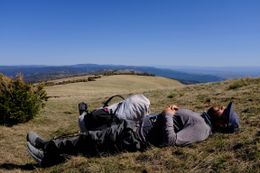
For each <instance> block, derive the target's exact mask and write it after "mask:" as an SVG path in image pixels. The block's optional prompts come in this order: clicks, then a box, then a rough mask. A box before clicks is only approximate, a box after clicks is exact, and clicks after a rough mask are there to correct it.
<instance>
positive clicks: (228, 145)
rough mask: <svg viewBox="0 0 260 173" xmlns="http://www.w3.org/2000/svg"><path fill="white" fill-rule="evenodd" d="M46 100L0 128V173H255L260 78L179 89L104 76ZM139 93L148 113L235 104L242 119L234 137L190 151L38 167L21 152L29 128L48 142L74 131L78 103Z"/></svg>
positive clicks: (216, 137)
mask: <svg viewBox="0 0 260 173" xmlns="http://www.w3.org/2000/svg"><path fill="white" fill-rule="evenodd" d="M46 89H47V92H48V94H49V96H51V98H50V99H49V101H48V103H47V106H46V108H45V109H44V110H43V111H42V112H41V114H40V115H39V116H38V117H37V118H35V119H34V120H32V121H30V122H28V123H26V124H21V125H17V126H13V127H11V128H10V127H0V172H1V171H3V172H9V171H10V172H29V171H31V172H205V173H206V172H259V171H260V168H259V165H260V160H259V142H260V130H259V129H260V116H259V114H260V113H259V112H260V105H259V103H260V78H257V79H241V80H232V81H225V82H220V83H208V84H200V85H189V86H183V85H181V84H180V83H178V82H176V81H173V80H169V79H165V78H157V77H144V76H109V77H103V78H101V79H98V80H97V81H93V82H86V83H73V84H66V85H61V86H60V85H58V86H51V87H47V88H46ZM129 93H144V94H145V95H146V96H147V97H148V98H149V99H150V100H151V108H152V112H160V111H161V109H162V108H163V107H164V106H165V105H166V104H169V103H175V104H177V105H179V107H185V108H190V109H193V110H195V111H200V112H201V111H204V110H206V109H207V108H208V107H209V106H210V105H212V104H227V103H228V102H229V101H230V100H232V101H234V103H235V111H236V112H238V114H239V115H240V119H241V126H242V127H241V131H240V132H239V133H236V134H219V133H218V134H213V135H212V136H211V137H210V138H209V139H207V140H206V141H204V142H201V143H198V144H193V145H191V146H189V147H167V148H151V149H150V150H148V151H146V152H143V153H140V152H137V153H122V154H119V155H114V156H108V157H102V158H85V157H82V156H77V157H72V158H71V159H69V160H68V161H66V162H65V163H62V164H59V165H56V166H53V167H50V168H46V169H42V168H38V167H37V166H36V165H35V162H34V161H33V160H32V159H31V158H30V157H29V156H28V155H27V153H26V151H25V135H26V133H27V131H29V130H34V131H36V132H38V133H39V134H41V135H42V136H43V137H46V138H50V137H53V136H56V135H61V134H64V133H67V132H74V131H77V130H78V128H77V103H78V102H79V101H86V102H88V103H89V104H90V105H91V108H94V107H97V106H99V105H100V103H101V102H102V101H104V100H105V98H107V97H108V96H111V95H113V94H122V95H124V96H127V95H128V94H129Z"/></svg>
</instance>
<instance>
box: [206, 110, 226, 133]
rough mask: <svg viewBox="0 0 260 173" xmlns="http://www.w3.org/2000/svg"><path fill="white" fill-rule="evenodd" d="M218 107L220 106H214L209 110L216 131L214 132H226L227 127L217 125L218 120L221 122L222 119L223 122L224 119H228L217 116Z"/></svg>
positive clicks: (213, 128) (213, 129)
mask: <svg viewBox="0 0 260 173" xmlns="http://www.w3.org/2000/svg"><path fill="white" fill-rule="evenodd" d="M217 107H218V106H212V107H210V108H209V109H208V111H207V114H208V115H209V117H210V120H211V123H212V131H214V132H222V133H223V132H224V133H225V132H226V128H225V127H220V126H219V125H217V124H218V122H220V121H222V122H223V120H224V121H226V120H225V119H223V118H225V117H223V116H216V108H217Z"/></svg>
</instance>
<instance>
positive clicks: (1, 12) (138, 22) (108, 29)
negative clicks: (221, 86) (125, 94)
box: [0, 0, 260, 66]
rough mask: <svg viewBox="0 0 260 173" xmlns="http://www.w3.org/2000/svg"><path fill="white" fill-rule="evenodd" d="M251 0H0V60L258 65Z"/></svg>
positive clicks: (258, 17)
mask: <svg viewBox="0 0 260 173" xmlns="http://www.w3.org/2000/svg"><path fill="white" fill-rule="evenodd" d="M259 9H260V1H259V0H0V65H32V64H36V65H70V64H83V63H96V64H124V65H167V66H260V10H259Z"/></svg>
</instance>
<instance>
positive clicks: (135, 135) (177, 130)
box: [27, 103, 239, 167]
mask: <svg viewBox="0 0 260 173" xmlns="http://www.w3.org/2000/svg"><path fill="white" fill-rule="evenodd" d="M81 113H84V111H81ZM238 129H239V118H238V116H237V114H236V113H235V112H234V111H233V108H232V103H229V104H228V106H227V107H226V108H224V107H223V106H215V107H211V108H210V109H209V110H208V111H207V112H203V113H196V112H193V111H191V110H188V109H182V108H179V107H178V106H176V105H170V106H167V107H166V108H165V109H163V111H162V112H161V113H160V114H158V115H146V116H144V117H143V118H142V121H141V125H140V126H138V125H137V123H135V122H134V121H128V120H125V119H118V121H117V122H116V123H112V124H111V126H109V127H106V128H104V129H99V130H89V131H85V132H81V133H79V134H77V135H74V136H67V137H60V138H56V139H51V140H45V139H43V138H41V137H40V136H39V135H37V134H36V133H35V132H29V133H28V134H27V150H28V152H29V154H30V155H31V156H32V157H33V158H34V159H35V160H36V161H37V162H38V163H39V165H40V166H42V167H45V166H51V165H54V164H57V163H60V162H62V161H64V160H65V158H66V157H67V156H69V155H78V154H82V155H85V156H88V157H89V156H104V155H107V154H115V153H119V152H123V151H127V152H135V151H144V150H146V149H147V148H149V147H150V146H157V147H164V146H174V145H176V146H186V145H189V144H192V143H195V142H200V141H203V140H205V139H207V138H208V136H209V135H210V134H211V133H212V132H214V131H220V132H228V133H233V132H235V131H237V130H238Z"/></svg>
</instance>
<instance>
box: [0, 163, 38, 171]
mask: <svg viewBox="0 0 260 173" xmlns="http://www.w3.org/2000/svg"><path fill="white" fill-rule="evenodd" d="M37 166H38V165H37V164H32V163H27V164H24V165H20V164H13V163H3V164H0V170H1V169H2V170H3V169H5V170H14V169H21V170H27V171H31V170H34V169H36V168H37Z"/></svg>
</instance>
